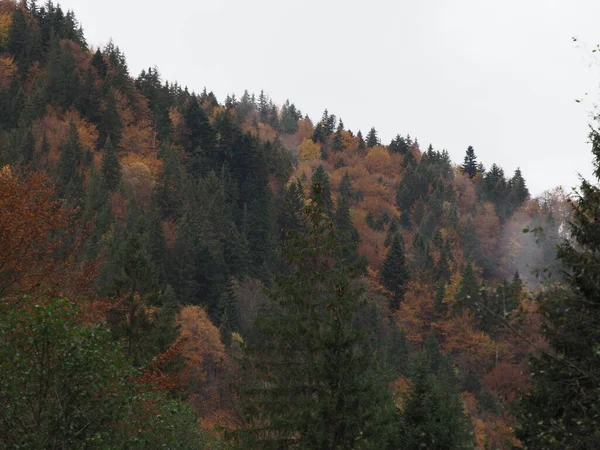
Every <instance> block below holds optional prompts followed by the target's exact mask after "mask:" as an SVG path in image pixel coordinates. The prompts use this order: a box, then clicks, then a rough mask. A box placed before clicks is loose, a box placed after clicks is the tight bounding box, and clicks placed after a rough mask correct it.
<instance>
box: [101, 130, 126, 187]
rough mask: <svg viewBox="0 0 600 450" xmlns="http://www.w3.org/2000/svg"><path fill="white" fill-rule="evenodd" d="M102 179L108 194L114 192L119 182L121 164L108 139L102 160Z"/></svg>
mask: <svg viewBox="0 0 600 450" xmlns="http://www.w3.org/2000/svg"><path fill="white" fill-rule="evenodd" d="M102 178H103V180H104V184H105V186H106V188H107V189H108V190H109V191H110V192H114V191H115V190H116V189H117V187H118V186H119V183H120V182H121V164H120V163H119V158H118V157H117V150H116V149H115V147H114V145H112V142H111V140H110V138H108V139H107V140H106V144H105V149H104V158H102Z"/></svg>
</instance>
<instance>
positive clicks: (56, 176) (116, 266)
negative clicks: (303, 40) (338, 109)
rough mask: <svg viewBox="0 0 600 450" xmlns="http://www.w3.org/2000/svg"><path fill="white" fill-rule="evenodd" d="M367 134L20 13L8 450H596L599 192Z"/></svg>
mask: <svg viewBox="0 0 600 450" xmlns="http://www.w3.org/2000/svg"><path fill="white" fill-rule="evenodd" d="M149 63H152V62H151V61H149ZM278 100H283V99H278ZM365 125H369V124H365ZM401 127H402V124H399V128H400V130H399V131H402V130H401ZM363 130H365V133H364V134H363V132H362V131H361V130H354V131H353V130H349V129H347V127H346V126H345V125H344V123H343V121H342V119H341V118H340V117H339V116H337V115H335V114H333V113H332V112H330V111H329V110H327V109H326V110H325V111H324V112H323V114H322V115H321V117H320V118H313V119H311V118H309V117H308V116H306V115H304V114H303V113H302V112H301V110H300V109H299V107H298V106H296V104H295V103H293V102H292V101H291V100H290V99H285V101H284V102H283V103H282V104H278V103H276V101H275V100H273V99H271V98H269V96H268V94H267V93H266V92H265V91H261V92H260V93H251V92H249V91H244V92H243V93H241V95H240V94H239V93H238V94H237V95H235V94H233V93H231V94H229V95H227V96H226V98H225V100H224V101H223V102H220V101H219V99H217V97H216V96H215V95H214V93H213V92H211V91H209V90H207V89H204V90H203V91H202V92H192V91H190V90H189V89H188V88H187V87H185V86H180V85H179V84H178V83H177V82H174V81H166V80H164V79H162V77H161V74H160V72H159V70H158V69H157V68H149V69H146V70H143V71H142V72H141V73H140V74H139V75H134V74H131V73H130V70H129V67H128V65H127V60H126V57H125V55H124V54H123V53H122V51H121V50H120V49H119V47H118V45H117V44H116V43H114V42H112V41H111V42H109V43H108V44H107V45H106V46H104V47H102V48H97V49H92V48H90V47H89V46H88V44H87V42H86V40H85V36H84V33H83V30H82V29H81V27H80V25H79V23H78V21H77V19H76V16H75V14H74V13H73V12H71V11H68V12H65V11H64V10H62V9H61V7H60V6H58V5H54V4H53V3H52V2H46V3H44V4H43V5H40V4H37V3H35V2H20V3H14V2H12V1H4V2H1V3H0V254H1V255H2V256H1V258H0V380H1V381H0V398H1V399H2V400H3V402H2V403H3V405H6V407H5V408H2V410H0V419H1V420H0V446H3V447H7V448H12V447H15V448H17V447H18V448H45V447H53V448H54V447H57V448H58V447H60V448H117V449H118V448H190V449H191V448H257V449H260V448H264V449H275V448H277V449H280V448H311V449H312V448H323V449H349V448H357V449H359V448H360V449H362V448H365V449H367V448H373V449H382V448H388V449H419V448H429V449H449V448H456V449H459V448H481V449H486V448H489V449H492V448H493V449H496V448H500V449H503V448H506V449H508V448H519V447H520V448H531V449H538V448H539V449H547V448H556V449H558V448H577V449H588V448H589V449H591V448H596V447H597V445H596V444H597V442H600V436H598V429H599V426H598V410H597V409H598V405H599V404H600V402H599V401H598V400H599V398H598V394H599V392H598V383H597V381H598V377H599V376H600V375H599V374H598V372H599V370H600V369H599V367H600V365H599V364H598V361H597V355H596V354H597V349H598V345H600V344H599V336H598V326H597V317H596V316H597V309H598V308H597V305H596V303H597V302H598V298H599V297H600V293H599V292H598V286H600V280H599V279H598V273H597V270H596V267H597V266H598V252H599V251H600V250H599V248H600V247H599V244H598V226H597V217H600V211H599V210H598V209H599V205H600V194H599V190H598V187H597V184H593V183H592V182H591V181H590V182H588V181H584V182H583V183H582V186H581V188H580V191H579V193H578V194H577V195H569V194H566V193H565V192H564V191H562V190H561V189H555V190H552V191H549V192H546V193H544V194H543V195H541V196H540V197H538V198H532V197H531V195H530V193H529V191H528V188H527V182H526V179H525V176H526V174H524V173H522V172H521V170H520V169H516V170H515V171H514V172H512V173H505V171H504V170H503V169H502V167H501V165H500V164H499V163H500V162H501V161H496V162H492V161H485V165H484V164H483V163H484V162H482V161H480V159H479V158H478V156H477V150H476V149H475V148H473V147H472V146H469V147H468V148H467V149H465V156H464V160H463V161H458V162H452V161H451V159H450V156H449V154H448V152H447V151H446V150H444V149H435V148H434V147H433V146H432V145H429V146H427V148H425V147H423V148H422V147H421V145H420V143H419V141H418V139H417V138H416V137H414V136H413V137H411V136H410V135H408V134H401V133H398V134H397V135H396V136H395V137H394V139H392V141H391V142H389V143H388V144H386V143H384V142H382V140H381V137H380V134H379V132H378V131H377V129H376V127H374V126H372V125H370V126H365V128H363ZM591 137H592V144H593V154H594V157H595V163H594V164H595V168H596V176H597V177H600V173H598V160H599V159H600V151H599V150H598V148H599V142H600V139H599V138H598V133H597V132H596V131H594V132H592V135H591ZM490 163H491V164H490ZM488 164H489V166H488ZM486 167H487V168H486ZM557 252H558V253H557ZM557 256H558V257H557ZM521 397H522V400H521V399H520V398H521Z"/></svg>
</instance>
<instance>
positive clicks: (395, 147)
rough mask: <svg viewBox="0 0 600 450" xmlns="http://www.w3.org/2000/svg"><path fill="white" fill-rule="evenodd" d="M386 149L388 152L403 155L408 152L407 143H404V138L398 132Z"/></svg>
mask: <svg viewBox="0 0 600 450" xmlns="http://www.w3.org/2000/svg"><path fill="white" fill-rule="evenodd" d="M388 150H389V152H390V153H399V154H401V155H405V154H406V153H408V145H407V144H406V141H405V140H404V138H403V137H402V136H400V135H399V134H398V135H396V137H395V138H394V139H392V142H390V145H388Z"/></svg>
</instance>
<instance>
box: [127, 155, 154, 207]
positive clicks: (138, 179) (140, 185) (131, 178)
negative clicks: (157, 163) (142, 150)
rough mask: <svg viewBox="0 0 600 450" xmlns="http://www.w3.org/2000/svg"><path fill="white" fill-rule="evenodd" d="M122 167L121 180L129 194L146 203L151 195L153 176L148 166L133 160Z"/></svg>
mask: <svg viewBox="0 0 600 450" xmlns="http://www.w3.org/2000/svg"><path fill="white" fill-rule="evenodd" d="M122 167H123V181H124V183H125V187H126V189H127V191H128V192H129V194H130V196H133V197H135V198H136V199H137V201H138V202H139V203H141V204H144V205H147V204H148V203H149V201H150V197H151V196H152V188H153V187H154V184H155V183H154V177H153V176H152V172H151V171H150V168H149V167H148V166H147V165H146V164H144V163H143V162H141V161H133V162H131V163H129V164H127V165H122Z"/></svg>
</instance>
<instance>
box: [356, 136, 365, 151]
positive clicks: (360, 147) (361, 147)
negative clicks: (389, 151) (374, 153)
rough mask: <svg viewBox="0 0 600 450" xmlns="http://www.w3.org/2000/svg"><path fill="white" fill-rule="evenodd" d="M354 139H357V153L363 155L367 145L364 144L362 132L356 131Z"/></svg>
mask: <svg viewBox="0 0 600 450" xmlns="http://www.w3.org/2000/svg"><path fill="white" fill-rule="evenodd" d="M356 137H357V138H358V152H359V153H363V152H364V151H365V148H366V147H367V144H366V143H365V140H364V138H363V135H362V132H361V131H360V130H358V133H356Z"/></svg>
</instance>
